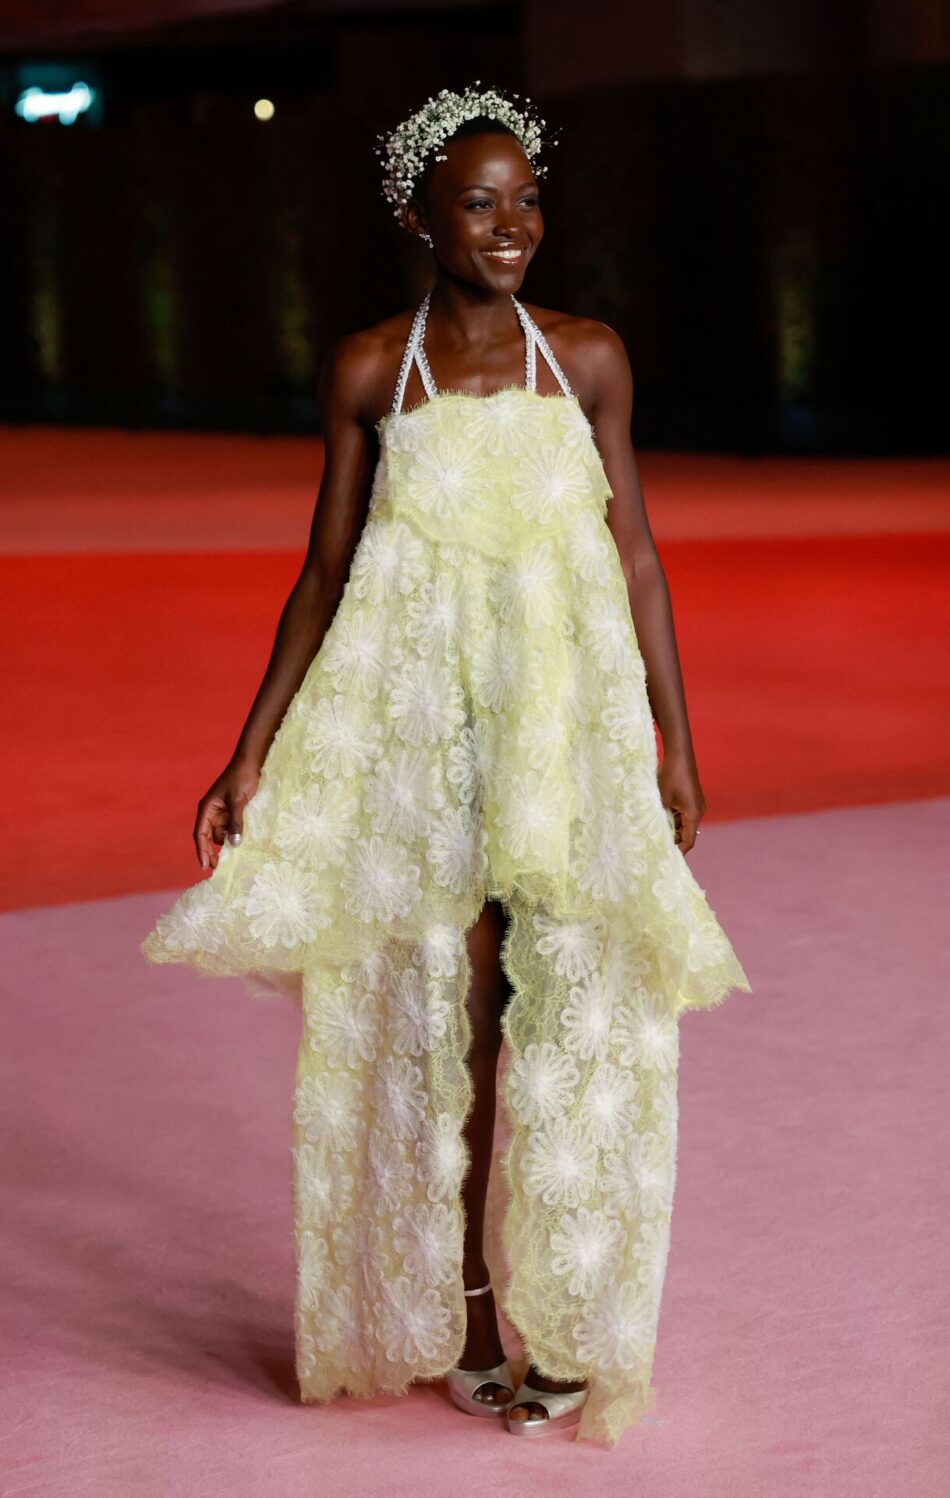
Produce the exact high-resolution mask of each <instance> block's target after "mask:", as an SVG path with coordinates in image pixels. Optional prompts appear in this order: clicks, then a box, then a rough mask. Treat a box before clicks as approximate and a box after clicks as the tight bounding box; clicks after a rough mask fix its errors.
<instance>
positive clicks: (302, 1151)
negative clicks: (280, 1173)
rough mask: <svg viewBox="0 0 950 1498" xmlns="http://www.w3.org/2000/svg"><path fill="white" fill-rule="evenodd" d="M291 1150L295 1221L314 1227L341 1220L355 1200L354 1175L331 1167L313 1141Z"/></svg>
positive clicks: (297, 1145)
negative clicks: (342, 1172)
mask: <svg viewBox="0 0 950 1498" xmlns="http://www.w3.org/2000/svg"><path fill="white" fill-rule="evenodd" d="M291 1154H292V1156H293V1162H294V1167H293V1173H292V1174H293V1179H292V1188H293V1204H294V1219H295V1221H296V1222H297V1223H299V1224H300V1225H301V1226H303V1227H313V1228H325V1227H327V1226H328V1225H329V1224H330V1223H331V1222H338V1221H340V1219H341V1218H343V1217H345V1216H346V1214H347V1212H348V1211H349V1208H350V1203H351V1202H352V1200H353V1188H354V1185H355V1182H354V1180H353V1177H352V1176H349V1175H341V1174H340V1173H339V1172H338V1171H335V1170H331V1169H330V1166H329V1164H328V1162H327V1159H326V1155H325V1154H324V1153H323V1151H322V1150H319V1149H315V1148H314V1146H313V1145H312V1144H304V1143H301V1144H294V1145H292V1146H291Z"/></svg>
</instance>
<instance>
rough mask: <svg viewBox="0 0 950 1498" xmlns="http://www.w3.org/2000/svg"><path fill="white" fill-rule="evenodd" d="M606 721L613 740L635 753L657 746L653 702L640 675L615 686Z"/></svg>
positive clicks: (604, 722)
mask: <svg viewBox="0 0 950 1498" xmlns="http://www.w3.org/2000/svg"><path fill="white" fill-rule="evenodd" d="M602 721H603V724H604V727H605V728H606V730H607V732H608V733H609V735H610V737H611V739H612V740H614V741H615V742H618V743H620V744H622V745H623V747H624V748H627V749H630V750H631V751H632V752H634V753H638V752H639V751H641V750H642V749H643V747H644V745H645V744H646V745H647V747H649V744H654V745H655V743H656V734H655V732H654V728H653V712H652V709H651V707H650V700H649V698H648V697H647V694H646V688H645V686H644V684H643V682H642V681H641V680H640V679H639V677H637V676H631V677H625V678H624V679H623V680H622V681H620V682H612V683H611V685H610V686H609V687H608V689H607V706H606V707H605V708H604V710H603V715H602ZM651 778H652V777H651ZM654 783H655V781H654Z"/></svg>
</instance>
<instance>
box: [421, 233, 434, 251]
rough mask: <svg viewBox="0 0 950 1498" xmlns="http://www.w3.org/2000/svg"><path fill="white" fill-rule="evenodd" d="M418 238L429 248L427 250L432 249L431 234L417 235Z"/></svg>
mask: <svg viewBox="0 0 950 1498" xmlns="http://www.w3.org/2000/svg"><path fill="white" fill-rule="evenodd" d="M419 238H420V239H421V240H422V241H423V242H424V243H425V244H427V245H428V246H429V248H430V250H431V248H432V235H431V234H420V235H419Z"/></svg>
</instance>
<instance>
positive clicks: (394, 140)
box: [373, 78, 557, 229]
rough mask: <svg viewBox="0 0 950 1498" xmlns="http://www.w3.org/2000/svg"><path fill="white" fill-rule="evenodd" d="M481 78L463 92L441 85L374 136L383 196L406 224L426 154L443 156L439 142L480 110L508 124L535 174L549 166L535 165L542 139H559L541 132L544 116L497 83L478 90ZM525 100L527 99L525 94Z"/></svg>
mask: <svg viewBox="0 0 950 1498" xmlns="http://www.w3.org/2000/svg"><path fill="white" fill-rule="evenodd" d="M480 82H481V80H480V79H478V78H476V79H475V82H474V83H470V84H469V85H468V87H467V88H466V89H465V90H464V92H463V93H461V94H456V93H452V92H451V90H450V89H447V88H443V89H441V90H440V91H439V93H438V94H436V96H435V98H430V99H428V100H427V101H426V103H425V104H423V106H422V108H421V109H419V110H417V111H416V113H415V114H413V115H410V116H409V118H408V119H407V120H403V122H402V124H401V125H397V127H396V129H395V130H393V131H392V132H391V133H390V134H389V135H385V134H383V135H378V136H377V137H376V138H377V140H379V141H381V142H382V144H381V145H378V146H374V148H373V149H374V151H375V154H376V155H377V156H381V157H384V162H383V197H384V198H386V199H387V200H388V201H389V202H390V203H392V205H393V213H394V214H395V216H396V219H397V220H398V222H399V223H400V224H401V225H402V227H403V228H404V229H407V228H408V227H409V225H408V223H407V222H406V207H407V205H408V202H409V199H410V198H411V197H412V191H413V188H414V186H415V184H416V182H417V181H418V180H419V177H420V176H421V174H422V172H423V170H424V168H425V166H426V164H427V161H428V158H429V157H430V156H431V155H432V153H433V152H436V155H435V158H434V159H435V160H436V161H445V160H446V156H445V153H444V152H440V151H439V147H440V146H441V145H442V143H443V141H445V140H447V139H448V138H449V136H451V135H454V133H455V131H456V130H457V129H458V127H459V126H460V125H461V124H463V123H464V122H465V120H474V119H477V118H479V117H481V116H483V115H484V116H486V117H487V118H488V119H491V120H499V121H500V122H501V123H502V124H503V125H507V126H508V128H509V129H510V130H513V131H514V133H515V135H516V136H517V137H518V139H519V140H520V142H521V144H522V146H523V147H524V150H525V155H526V156H527V157H528V160H529V161H530V162H531V166H532V169H533V171H534V173H535V175H536V176H538V177H542V176H544V174H545V173H546V171H547V166H539V165H536V158H537V156H538V153H539V152H540V150H541V147H542V145H557V141H556V140H555V139H553V138H551V139H544V138H543V137H542V134H541V131H542V130H543V128H544V124H545V121H544V120H543V119H541V117H540V116H539V115H536V114H535V113H534V111H533V110H532V109H529V108H522V109H519V108H518V107H517V105H515V104H513V103H512V101H511V99H508V98H506V97H505V95H504V94H503V93H502V92H500V90H498V89H496V88H489V89H486V90H485V92H484V93H479V92H478V86H479V83H480ZM520 97H521V96H520V94H513V95H512V99H518V98H520ZM524 103H525V105H530V103H531V100H530V99H529V98H528V97H527V95H526V96H525V100H524Z"/></svg>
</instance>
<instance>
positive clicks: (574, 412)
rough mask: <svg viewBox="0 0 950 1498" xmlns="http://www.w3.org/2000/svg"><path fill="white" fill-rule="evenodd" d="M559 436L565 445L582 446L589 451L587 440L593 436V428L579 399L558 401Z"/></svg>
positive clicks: (556, 407)
mask: <svg viewBox="0 0 950 1498" xmlns="http://www.w3.org/2000/svg"><path fill="white" fill-rule="evenodd" d="M555 409H556V411H557V418H558V428H559V430H558V438H559V440H560V441H561V442H563V444H564V446H565V447H580V448H583V449H584V450H586V451H589V448H588V446H587V441H588V439H589V438H592V437H593V428H592V427H591V424H590V422H589V421H588V420H587V417H586V416H585V415H584V412H583V411H582V409H581V407H580V406H579V405H578V403H577V401H556V402H555Z"/></svg>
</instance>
